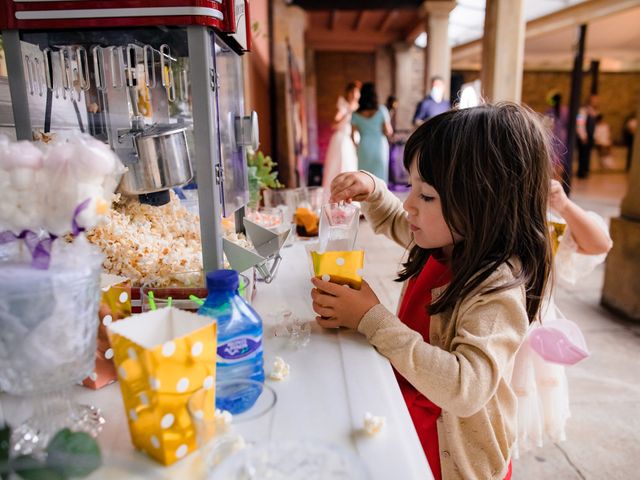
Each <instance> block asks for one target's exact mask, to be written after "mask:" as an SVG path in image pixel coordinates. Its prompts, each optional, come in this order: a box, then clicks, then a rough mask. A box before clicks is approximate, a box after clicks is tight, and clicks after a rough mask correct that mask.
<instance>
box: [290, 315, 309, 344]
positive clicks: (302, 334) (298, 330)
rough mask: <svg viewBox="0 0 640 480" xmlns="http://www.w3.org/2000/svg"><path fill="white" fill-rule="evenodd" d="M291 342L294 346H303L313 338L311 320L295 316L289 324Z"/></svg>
mask: <svg viewBox="0 0 640 480" xmlns="http://www.w3.org/2000/svg"><path fill="white" fill-rule="evenodd" d="M289 330H290V335H289V342H290V343H291V345H292V346H293V347H294V348H303V347H306V346H307V345H309V341H310V340H311V322H308V321H306V320H300V319H298V318H294V319H293V321H292V322H291V323H290V325H289Z"/></svg>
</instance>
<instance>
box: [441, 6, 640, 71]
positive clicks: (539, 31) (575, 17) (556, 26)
mask: <svg viewBox="0 0 640 480" xmlns="http://www.w3.org/2000/svg"><path fill="white" fill-rule="evenodd" d="M639 3H640V2H638V0H588V1H586V2H584V3H578V4H576V5H573V6H571V7H568V8H564V9H562V10H558V11H557V12H554V13H550V14H549V15H545V16H543V17H540V18H536V19H533V20H529V21H528V22H527V30H526V33H525V40H526V39H529V38H534V37H538V36H541V35H545V34H547V33H551V32H554V31H556V30H562V29H564V28H571V27H577V26H578V25H581V24H583V23H586V24H588V23H589V21H592V20H596V19H598V18H602V17H607V16H609V15H613V14H616V13H620V12H623V11H625V10H628V9H630V8H633V7H637V6H638V5H639ZM481 52H482V39H478V40H474V41H472V42H467V43H464V44H462V45H458V46H457V47H454V48H453V49H452V50H451V62H452V63H454V62H460V61H464V60H466V59H467V58H469V57H473V56H477V55H480V53H481Z"/></svg>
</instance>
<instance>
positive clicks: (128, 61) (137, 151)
mask: <svg viewBox="0 0 640 480" xmlns="http://www.w3.org/2000/svg"><path fill="white" fill-rule="evenodd" d="M249 25H250V24H249V2H248V0H231V1H228V0H118V1H104V0H92V1H91V0H66V1H56V0H47V1H32V0H28V1H26V0H8V1H4V2H2V4H1V5H0V29H1V30H2V39H3V43H4V49H5V57H6V63H7V70H8V73H9V76H8V84H9V91H10V100H11V108H12V111H13V122H14V124H15V135H16V137H17V138H18V139H29V140H30V139H32V138H37V137H38V136H41V135H42V134H50V133H53V134H58V133H60V134H64V133H65V131H67V130H80V131H83V132H86V133H89V134H90V135H92V136H94V137H96V138H99V139H101V140H102V141H104V142H105V143H108V144H109V145H110V146H111V148H112V149H113V150H114V151H115V152H116V153H117V154H118V156H119V157H120V159H121V160H122V162H123V163H124V164H125V165H126V166H127V167H128V171H127V173H126V174H125V176H124V178H123V181H122V183H121V189H122V190H123V191H124V192H125V193H128V194H131V195H139V198H140V201H141V202H143V203H149V204H151V205H160V204H163V203H166V202H167V201H168V199H169V191H170V190H171V189H172V188H175V187H179V186H185V185H187V187H186V188H189V187H194V186H197V197H198V201H199V210H200V230H201V239H202V253H203V266H204V269H205V271H208V270H214V269H216V268H221V267H222V263H223V262H222V258H223V256H222V236H223V234H222V233H223V232H222V227H221V217H222V216H228V215H230V214H232V213H234V212H236V211H238V210H240V209H241V208H242V207H243V206H244V205H246V203H247V201H248V182H247V165H246V160H245V158H246V155H245V149H246V148H247V147H249V146H252V147H254V148H257V137H258V134H257V119H256V116H255V113H253V114H252V115H251V116H245V114H244V95H243V85H244V82H243V69H242V62H241V57H240V56H241V55H242V54H243V53H244V52H246V51H247V50H248V49H249V47H250V27H249ZM0 87H2V85H0ZM0 96H2V89H1V88H0ZM1 103H2V102H0V106H1ZM0 113H1V112H0ZM0 116H1V115H0Z"/></svg>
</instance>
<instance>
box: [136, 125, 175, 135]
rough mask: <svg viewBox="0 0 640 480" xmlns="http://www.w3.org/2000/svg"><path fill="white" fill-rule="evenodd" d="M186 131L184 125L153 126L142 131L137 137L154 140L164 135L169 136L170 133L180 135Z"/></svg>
mask: <svg viewBox="0 0 640 480" xmlns="http://www.w3.org/2000/svg"><path fill="white" fill-rule="evenodd" d="M186 130H187V127H185V126H184V125H178V124H170V125H162V124H155V125H152V126H151V127H149V128H147V129H145V130H143V131H142V132H140V134H139V135H138V136H139V137H144V138H155V137H164V136H165V135H171V134H172V133H180V132H184V131H186Z"/></svg>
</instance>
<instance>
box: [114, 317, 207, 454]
mask: <svg viewBox="0 0 640 480" xmlns="http://www.w3.org/2000/svg"><path fill="white" fill-rule="evenodd" d="M108 331H109V338H110V340H111V345H112V348H113V352H114V359H115V364H116V367H117V372H118V379H119V380H120V390H121V392H122V399H123V401H124V406H125V412H126V415H127V418H128V422H129V432H130V434H131V441H132V443H133V444H134V446H136V447H137V448H138V449H140V450H142V451H144V452H146V453H147V454H148V455H150V456H151V457H153V458H154V459H156V460H157V461H159V462H160V463H162V464H164V465H170V464H172V463H174V462H176V461H177V460H179V459H181V458H183V457H184V456H185V455H187V454H188V453H190V452H192V451H193V450H195V448H196V433H195V429H194V426H193V425H192V423H191V419H190V417H189V412H188V411H187V402H188V400H189V397H190V395H191V394H193V393H194V392H195V391H197V390H198V389H200V388H202V387H204V388H205V389H210V390H212V391H213V392H214V394H215V390H214V389H215V374H216V324H215V322H212V320H211V318H208V317H203V316H200V315H197V314H195V313H191V312H185V311H182V310H177V309H175V308H163V309H159V310H153V311H150V312H147V313H143V314H140V315H134V316H132V317H129V318H127V319H125V320H121V321H119V322H117V323H113V324H111V325H109V327H108Z"/></svg>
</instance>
